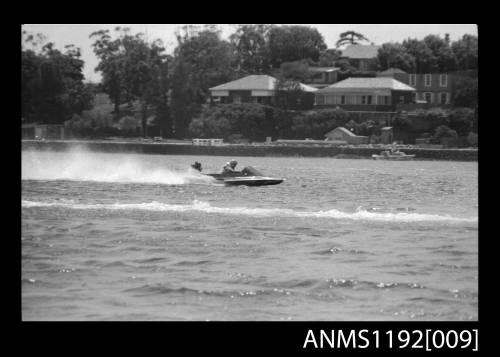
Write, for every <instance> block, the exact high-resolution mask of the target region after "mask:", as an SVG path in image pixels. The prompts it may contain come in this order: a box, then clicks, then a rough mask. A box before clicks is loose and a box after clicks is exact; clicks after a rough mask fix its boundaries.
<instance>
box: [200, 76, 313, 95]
mask: <svg viewBox="0 0 500 357" xmlns="http://www.w3.org/2000/svg"><path fill="white" fill-rule="evenodd" d="M276 81H277V79H276V78H274V77H271V76H268V75H265V74H262V75H260V74H254V75H251V76H246V77H243V78H240V79H237V80H235V81H231V82H227V83H224V84H221V85H218V86H216V87H212V88H209V90H268V91H273V90H274V88H275V86H276ZM300 87H301V89H302V90H303V91H305V92H315V91H317V88H314V87H311V86H308V85H305V84H303V83H300Z"/></svg>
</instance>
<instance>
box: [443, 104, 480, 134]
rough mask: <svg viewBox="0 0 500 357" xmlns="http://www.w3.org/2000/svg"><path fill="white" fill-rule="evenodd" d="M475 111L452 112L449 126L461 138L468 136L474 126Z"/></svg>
mask: <svg viewBox="0 0 500 357" xmlns="http://www.w3.org/2000/svg"><path fill="white" fill-rule="evenodd" d="M474 115H475V114H474V110H473V109H471V108H456V109H453V110H452V111H450V115H449V117H448V126H449V127H450V128H451V129H453V130H455V131H456V132H457V134H458V135H459V136H467V134H468V133H469V132H470V131H471V130H472V128H473V124H474Z"/></svg>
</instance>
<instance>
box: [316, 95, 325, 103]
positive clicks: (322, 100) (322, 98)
mask: <svg viewBox="0 0 500 357" xmlns="http://www.w3.org/2000/svg"><path fill="white" fill-rule="evenodd" d="M315 98H316V105H323V104H325V96H324V95H317V96H315Z"/></svg>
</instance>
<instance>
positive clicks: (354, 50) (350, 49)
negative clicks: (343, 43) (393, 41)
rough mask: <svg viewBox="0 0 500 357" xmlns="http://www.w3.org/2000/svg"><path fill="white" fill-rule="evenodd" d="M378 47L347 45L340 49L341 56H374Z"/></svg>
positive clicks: (366, 57) (357, 57) (367, 57)
mask: <svg viewBox="0 0 500 357" xmlns="http://www.w3.org/2000/svg"><path fill="white" fill-rule="evenodd" d="M379 48H380V46H377V45H348V46H347V47H346V48H345V49H344V50H342V57H347V58H352V59H370V58H375V57H377V53H378V49H379Z"/></svg>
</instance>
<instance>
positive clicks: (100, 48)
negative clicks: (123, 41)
mask: <svg viewBox="0 0 500 357" xmlns="http://www.w3.org/2000/svg"><path fill="white" fill-rule="evenodd" d="M115 30H116V31H117V32H118V31H120V30H121V28H120V27H116V28H115ZM128 31H129V30H128V29H127V28H125V29H124V30H123V33H124V35H126V34H127V33H128ZM89 37H90V38H95V42H94V43H93V44H92V46H93V48H94V53H95V54H96V56H97V58H99V64H98V65H97V67H96V68H95V71H101V73H102V81H101V88H102V89H103V91H104V92H105V93H107V94H108V95H109V97H110V99H111V101H112V102H113V104H114V106H115V109H114V113H115V116H116V117H118V115H119V112H120V104H121V103H122V101H123V100H124V97H125V88H124V83H123V74H124V68H123V60H124V50H123V48H121V47H120V40H119V39H115V40H113V41H112V40H111V36H110V35H109V30H99V31H96V32H93V33H91V34H90V36H89Z"/></svg>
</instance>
